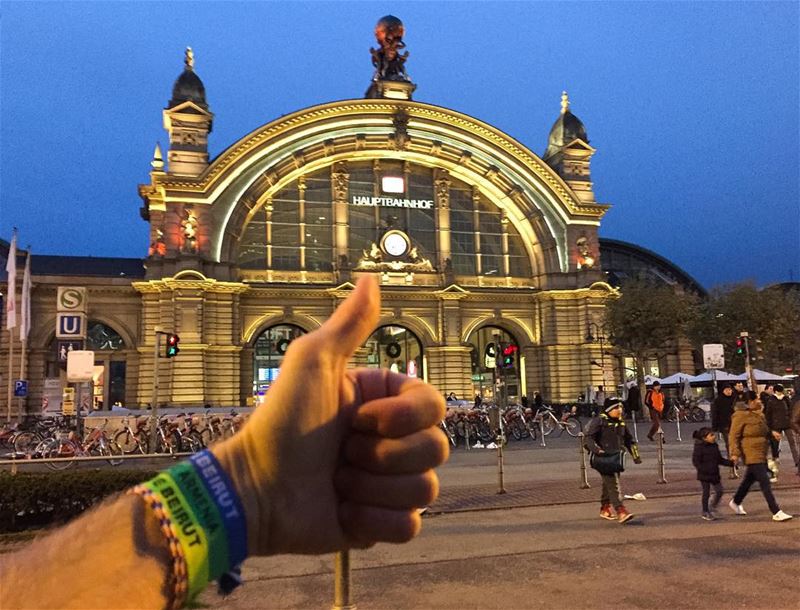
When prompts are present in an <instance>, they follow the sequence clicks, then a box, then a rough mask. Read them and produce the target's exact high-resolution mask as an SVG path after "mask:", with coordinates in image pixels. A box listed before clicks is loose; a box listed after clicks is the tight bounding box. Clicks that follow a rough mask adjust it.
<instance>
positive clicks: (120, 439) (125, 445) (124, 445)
mask: <svg viewBox="0 0 800 610" xmlns="http://www.w3.org/2000/svg"><path fill="white" fill-rule="evenodd" d="M114 442H115V443H117V445H118V446H119V447H120V449H121V450H122V452H123V453H126V454H128V455H130V454H131V453H136V452H137V451H139V443H137V442H136V437H135V436H134V435H133V434H132V433H131V431H130V430H120V431H119V432H117V433H116V434H115V435H114Z"/></svg>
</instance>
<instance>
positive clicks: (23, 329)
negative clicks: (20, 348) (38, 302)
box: [19, 248, 31, 341]
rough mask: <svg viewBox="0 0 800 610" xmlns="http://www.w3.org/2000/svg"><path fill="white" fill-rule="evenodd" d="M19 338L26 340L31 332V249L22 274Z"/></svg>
mask: <svg viewBox="0 0 800 610" xmlns="http://www.w3.org/2000/svg"><path fill="white" fill-rule="evenodd" d="M19 313H20V317H21V321H20V323H19V340H20V341H26V340H27V339H28V335H29V334H30V332H31V249H30V248H28V256H27V258H26V259H25V271H24V272H23V274H22V295H21V296H20V306H19Z"/></svg>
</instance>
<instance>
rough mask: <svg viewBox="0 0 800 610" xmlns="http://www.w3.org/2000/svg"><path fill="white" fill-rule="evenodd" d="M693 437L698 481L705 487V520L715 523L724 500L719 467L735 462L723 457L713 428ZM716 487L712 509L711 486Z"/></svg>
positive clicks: (703, 503) (694, 434)
mask: <svg viewBox="0 0 800 610" xmlns="http://www.w3.org/2000/svg"><path fill="white" fill-rule="evenodd" d="M692 436H693V437H694V438H695V442H694V452H693V453H692V464H693V465H694V467H695V468H696V469H697V480H698V481H700V485H701V486H702V487H703V497H702V501H701V504H702V507H703V519H705V520H706V521H714V519H716V518H717V517H716V515H715V514H714V512H713V511H714V510H716V508H717V506H718V505H719V501H720V500H721V499H722V493H723V491H724V490H723V489H722V483H721V482H720V478H719V466H720V464H725V465H726V466H733V462H732V461H730V460H727V459H725V458H724V457H722V454H721V453H720V451H719V445H717V434H716V432H714V430H712V429H711V428H708V427H706V426H703V427H702V428H700V429H699V430H695V431H694V433H693V434H692ZM712 485H713V486H714V501H713V502H712V503H711V507H709V505H708V498H709V496H710V495H711V486H712Z"/></svg>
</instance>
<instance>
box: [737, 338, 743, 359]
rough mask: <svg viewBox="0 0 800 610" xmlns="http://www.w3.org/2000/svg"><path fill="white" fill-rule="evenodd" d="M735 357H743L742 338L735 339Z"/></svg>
mask: <svg viewBox="0 0 800 610" xmlns="http://www.w3.org/2000/svg"><path fill="white" fill-rule="evenodd" d="M736 355H737V356H744V338H742V337H737V338H736Z"/></svg>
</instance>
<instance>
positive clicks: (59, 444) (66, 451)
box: [37, 438, 78, 470]
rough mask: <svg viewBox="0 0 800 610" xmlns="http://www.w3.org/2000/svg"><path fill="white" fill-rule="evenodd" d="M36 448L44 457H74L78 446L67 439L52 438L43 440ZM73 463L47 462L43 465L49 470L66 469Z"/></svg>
mask: <svg viewBox="0 0 800 610" xmlns="http://www.w3.org/2000/svg"><path fill="white" fill-rule="evenodd" d="M37 449H38V451H39V452H40V453H41V457H42V458H44V459H48V458H66V457H75V456H76V455H78V446H77V445H76V444H75V443H73V442H72V441H71V440H69V439H60V438H53V439H50V440H49V441H44V442H43V443H42V444H41V445H40V446H39V447H38V448H37ZM73 464H75V462H47V463H46V464H45V465H46V466H47V467H48V468H49V469H50V470H66V469H67V468H69V467H70V466H72V465H73Z"/></svg>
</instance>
